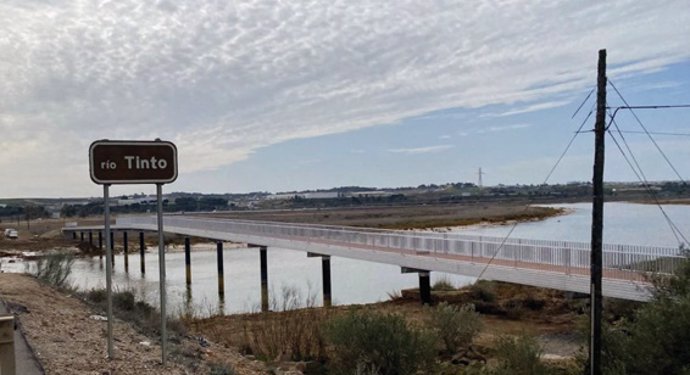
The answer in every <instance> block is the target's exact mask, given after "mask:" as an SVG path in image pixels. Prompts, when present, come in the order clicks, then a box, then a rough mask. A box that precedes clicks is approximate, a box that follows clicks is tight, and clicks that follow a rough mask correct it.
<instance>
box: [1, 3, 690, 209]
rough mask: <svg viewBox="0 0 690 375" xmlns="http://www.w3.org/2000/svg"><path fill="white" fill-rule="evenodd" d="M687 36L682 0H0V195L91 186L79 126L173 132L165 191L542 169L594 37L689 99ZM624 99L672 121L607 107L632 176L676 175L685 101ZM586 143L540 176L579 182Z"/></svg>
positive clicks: (466, 177)
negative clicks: (171, 173) (174, 169)
mask: <svg viewBox="0 0 690 375" xmlns="http://www.w3.org/2000/svg"><path fill="white" fill-rule="evenodd" d="M689 40H690V2H688V1H687V0H680V1H658V2H647V1H610V2H601V1H577V2H573V1H554V0H549V1H529V2H526V1H507V0H506V1H499V0H477V1H443V0H425V1H421V0H416V1H408V0H398V1H378V2H372V1H359V0H343V1H341V0H329V1H306V0H305V1H263V0H254V1H233V2H227V1H212V0H193V1H192V0H190V1H182V0H180V1H173V0H160V1H146V2H143V1H139V0H117V1H92V0H52V1H50V0H47V1H38V0H0V82H1V83H0V197H5V198H8V197H80V196H98V195H100V194H101V187H100V186H98V185H95V184H94V183H93V182H92V181H91V180H90V178H89V170H88V147H89V145H90V143H91V142H93V141H94V140H98V139H127V140H130V139H131V140H152V139H155V138H161V139H164V140H169V141H172V142H174V143H175V144H176V145H177V148H178V153H179V177H178V179H177V181H175V182H174V183H173V184H171V185H169V186H166V187H165V190H166V191H194V192H205V193H211V192H214V193H226V192H227V193H239V192H249V191H269V192H280V191H289V190H303V189H318V188H330V187H336V186H345V185H360V186H371V187H380V188H383V187H395V186H416V185H419V184H429V183H436V184H440V183H446V182H475V183H476V182H477V170H478V168H479V167H481V168H482V170H483V171H484V172H485V173H486V174H485V175H484V176H483V180H484V184H485V185H496V184H501V183H503V184H537V183H542V182H544V181H545V180H546V177H547V175H548V174H549V171H550V170H551V168H552V167H553V166H554V164H555V163H556V161H557V160H558V158H559V156H560V155H561V153H562V152H563V150H564V149H565V147H566V145H567V144H568V142H569V140H570V139H571V137H572V136H573V134H574V133H575V131H576V130H577V129H578V127H579V126H580V124H581V123H582V122H583V120H585V118H586V116H587V114H588V113H589V111H590V109H591V108H592V105H593V103H594V102H593V97H590V99H589V100H588V101H587V102H586V103H585V105H584V106H583V109H581V110H580V112H578V114H577V115H576V116H574V117H572V115H573V113H574V112H575V110H576V109H577V108H578V106H579V105H580V103H582V101H583V100H584V99H585V97H587V94H588V93H589V92H590V90H591V89H592V88H593V87H594V86H595V85H596V64H597V51H598V50H599V49H601V48H606V49H607V51H608V73H607V74H608V77H609V78H610V80H611V81H612V82H613V83H614V84H615V86H616V87H617V88H618V89H619V91H620V92H621V93H622V95H623V96H624V97H625V99H626V100H627V101H628V102H629V103H630V104H631V105H651V104H690V47H688V45H689V44H688V41H689ZM608 91H609V106H611V107H615V106H618V105H621V103H622V102H621V99H620V98H619V97H618V96H617V95H616V93H615V91H613V90H612V87H609V90H608ZM637 115H638V117H639V119H640V120H641V122H642V124H643V125H644V126H645V127H646V128H647V129H648V130H649V131H651V132H655V133H673V134H674V135H667V134H653V135H652V138H653V139H654V142H655V143H656V145H655V143H653V142H651V141H650V139H649V137H648V136H647V135H646V134H638V133H632V132H635V131H643V130H642V128H641V127H640V125H639V124H638V123H637V121H636V119H635V118H634V117H633V116H632V115H631V114H630V113H628V112H627V111H621V112H619V114H618V115H617V117H616V122H617V124H618V125H619V128H620V129H621V130H622V131H624V132H628V133H622V134H623V136H624V137H625V139H626V142H627V144H628V146H629V147H630V149H631V150H632V152H633V155H634V156H635V159H636V160H637V161H638V162H639V164H640V166H641V168H642V170H643V172H644V173H645V177H646V178H647V179H649V180H679V179H680V178H682V179H689V178H690V164H689V163H688V162H687V161H688V160H689V159H690V136H687V135H685V134H688V133H690V123H689V121H688V119H689V118H690V109H688V108H685V109H681V108H678V109H667V110H645V111H643V110H640V111H638V112H637ZM592 126H593V117H592V118H590V119H589V121H588V122H586V123H585V125H584V127H583V129H584V130H591V128H592ZM684 133H685V134H684ZM617 136H618V141H619V142H620V143H621V147H625V145H623V143H622V139H621V138H620V134H618V135H617ZM593 142H594V141H593V135H592V133H591V132H585V133H582V134H579V135H578V136H577V137H576V139H575V141H574V142H573V145H572V147H571V148H570V149H569V151H568V153H567V154H566V156H565V157H564V158H563V160H562V162H561V163H560V164H559V166H558V168H557V169H556V170H555V172H554V173H553V174H552V175H551V176H550V177H549V179H548V180H546V181H547V182H550V183H561V182H569V181H584V180H589V179H591V174H592V148H593V147H592V145H593ZM607 142H608V144H607V156H606V158H607V160H606V161H607V166H606V172H605V173H606V180H608V181H637V177H636V175H635V174H634V173H633V172H632V170H631V168H630V167H629V166H628V165H627V164H626V162H625V160H624V159H623V157H622V156H621V153H620V152H619V151H618V149H617V147H616V146H615V143H613V140H612V138H607ZM657 147H658V149H660V150H662V151H663V152H664V155H665V157H664V156H662V155H661V153H660V152H659V151H658V149H657ZM666 159H668V160H669V161H670V164H671V165H673V167H674V168H675V169H676V171H677V172H678V173H677V174H676V172H674V171H673V168H671V166H670V165H669V164H668V163H667V162H666ZM113 190H114V194H127V193H133V192H145V193H149V192H153V191H155V188H154V187H152V186H148V185H128V186H116V187H113Z"/></svg>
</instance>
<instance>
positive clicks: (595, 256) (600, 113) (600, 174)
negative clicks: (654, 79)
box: [589, 49, 606, 375]
mask: <svg viewBox="0 0 690 375" xmlns="http://www.w3.org/2000/svg"><path fill="white" fill-rule="evenodd" d="M605 136H606V50H605V49H602V50H599V63H598V68H597V115H596V122H595V124H594V175H593V177H592V187H593V194H592V254H591V255H592V265H591V271H590V274H591V285H590V288H591V289H590V319H591V320H590V323H591V331H590V338H589V366H590V374H591V375H601V311H602V301H601V273H602V271H601V268H602V264H601V251H602V250H601V247H602V245H601V244H602V242H603V234H604V138H605Z"/></svg>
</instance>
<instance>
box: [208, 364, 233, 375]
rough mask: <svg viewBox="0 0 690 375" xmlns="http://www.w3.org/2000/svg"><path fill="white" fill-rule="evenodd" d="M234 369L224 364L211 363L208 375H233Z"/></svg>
mask: <svg viewBox="0 0 690 375" xmlns="http://www.w3.org/2000/svg"><path fill="white" fill-rule="evenodd" d="M236 373H237V372H235V369H234V368H233V367H232V366H230V365H226V364H224V363H212V364H211V365H210V370H209V373H208V374H209V375H235V374H236Z"/></svg>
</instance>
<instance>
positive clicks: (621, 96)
mask: <svg viewBox="0 0 690 375" xmlns="http://www.w3.org/2000/svg"><path fill="white" fill-rule="evenodd" d="M608 82H609V85H611V87H613V90H614V91H616V94H618V97H620V98H621V100H622V101H623V104H625V106H624V107H618V108H616V110H615V111H614V113H613V117H615V116H616V112H617V111H618V110H619V109H627V110H629V111H630V113H631V114H632V115H633V117H634V118H635V120H636V121H637V123H638V124H639V125H640V127H641V128H642V130H644V132H645V134H647V137H648V138H649V140H651V141H652V143H653V144H654V147H656V149H657V150H658V151H659V153H661V156H663V158H664V160H666V163H668V165H669V166H670V167H671V169H672V170H673V172H674V173H675V174H676V176H678V179H679V180H680V181H681V182H682V183H683V184H685V180H684V179H683V177H681V175H680V173H678V170H677V169H676V167H675V166H673V163H671V160H669V158H668V157H667V156H666V154H665V153H664V151H663V150H662V149H661V147H659V145H658V144H657V143H656V141H655V140H654V137H652V135H651V134H649V131H648V130H647V128H646V127H645V126H644V124H642V121H641V120H640V118H639V117H637V114H636V113H635V111H634V110H633V109H662V108H690V104H678V105H655V106H637V107H633V106H631V105H630V104H628V101H627V100H625V98H624V97H623V95H622V94H621V92H620V91H618V89H617V88H616V85H614V84H613V81H611V80H609V81H608Z"/></svg>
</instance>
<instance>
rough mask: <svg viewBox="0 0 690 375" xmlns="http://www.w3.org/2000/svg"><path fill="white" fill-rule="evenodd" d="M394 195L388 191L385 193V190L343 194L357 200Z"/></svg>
mask: <svg viewBox="0 0 690 375" xmlns="http://www.w3.org/2000/svg"><path fill="white" fill-rule="evenodd" d="M393 194H394V193H391V192H390V191H385V190H369V191H351V192H348V193H345V196H347V197H357V198H366V197H370V198H373V197H390V196H391V195H393Z"/></svg>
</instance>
